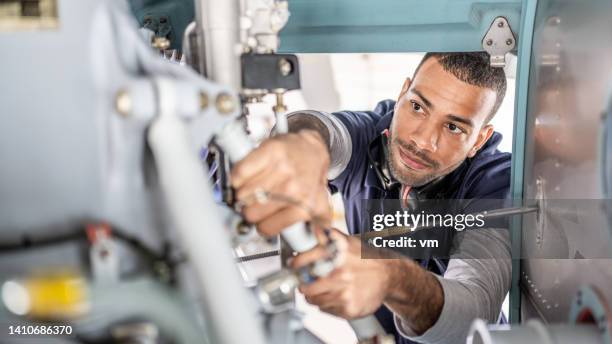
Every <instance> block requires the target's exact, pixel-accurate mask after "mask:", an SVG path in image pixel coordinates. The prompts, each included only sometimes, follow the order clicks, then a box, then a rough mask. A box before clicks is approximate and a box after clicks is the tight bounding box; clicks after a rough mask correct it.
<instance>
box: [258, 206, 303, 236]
mask: <svg viewBox="0 0 612 344" xmlns="http://www.w3.org/2000/svg"><path fill="white" fill-rule="evenodd" d="M308 220H310V214H309V213H308V212H307V211H306V210H305V209H303V208H300V207H295V206H290V207H285V208H282V209H280V210H279V211H277V212H276V213H274V214H272V215H270V216H268V217H267V218H266V219H265V220H263V221H261V222H258V223H257V229H258V230H259V232H260V233H261V234H263V235H266V236H272V235H276V234H278V233H280V232H281V231H282V230H283V229H285V228H287V227H289V226H291V225H293V224H295V223H298V222H306V221H308Z"/></svg>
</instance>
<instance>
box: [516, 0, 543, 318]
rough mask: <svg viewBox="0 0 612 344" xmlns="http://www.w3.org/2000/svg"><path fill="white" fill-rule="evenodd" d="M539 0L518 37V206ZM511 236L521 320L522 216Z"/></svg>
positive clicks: (526, 12) (526, 11) (529, 6)
mask: <svg viewBox="0 0 612 344" xmlns="http://www.w3.org/2000/svg"><path fill="white" fill-rule="evenodd" d="M536 7H537V1H536V0H529V1H525V3H524V4H523V10H522V13H523V17H522V19H521V26H520V28H521V34H520V35H521V39H520V40H519V41H518V43H519V45H518V55H517V56H518V64H517V69H516V89H515V103H514V137H513V140H512V176H511V186H510V189H511V194H512V198H513V200H514V202H515V206H520V205H522V202H523V178H524V167H525V137H526V136H525V135H526V123H527V112H528V106H529V104H528V96H529V75H530V72H531V58H532V43H533V32H534V25H535V16H536ZM510 226H511V227H510V228H511V238H512V258H513V259H512V284H511V285H510V322H511V323H515V324H516V323H519V322H520V320H521V319H520V311H521V308H520V306H521V290H520V286H519V282H520V271H521V261H520V257H521V229H522V217H519V216H514V217H513V218H512V220H511V224H510Z"/></svg>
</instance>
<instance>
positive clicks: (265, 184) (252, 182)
mask: <svg viewBox="0 0 612 344" xmlns="http://www.w3.org/2000/svg"><path fill="white" fill-rule="evenodd" d="M286 179H287V178H286V177H285V176H283V175H279V174H276V173H274V167H273V166H270V167H267V168H265V169H263V170H261V171H260V172H259V173H258V174H256V175H251V177H250V178H249V179H247V180H246V181H244V182H243V183H242V185H241V186H240V187H238V188H236V199H237V200H239V201H248V200H249V199H251V198H253V197H254V196H255V193H256V192H258V191H259V190H261V191H264V192H270V191H272V190H273V189H278V186H279V184H283V183H285V182H286Z"/></svg>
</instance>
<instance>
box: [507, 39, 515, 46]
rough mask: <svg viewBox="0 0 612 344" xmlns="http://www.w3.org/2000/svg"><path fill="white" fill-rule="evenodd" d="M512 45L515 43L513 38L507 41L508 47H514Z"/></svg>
mask: <svg viewBox="0 0 612 344" xmlns="http://www.w3.org/2000/svg"><path fill="white" fill-rule="evenodd" d="M512 43H514V41H513V40H512V39H511V38H508V39H507V40H506V45H512Z"/></svg>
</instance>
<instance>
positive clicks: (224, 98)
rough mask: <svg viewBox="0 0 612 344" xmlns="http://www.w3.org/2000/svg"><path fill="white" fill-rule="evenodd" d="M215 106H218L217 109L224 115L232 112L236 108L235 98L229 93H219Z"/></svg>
mask: <svg viewBox="0 0 612 344" xmlns="http://www.w3.org/2000/svg"><path fill="white" fill-rule="evenodd" d="M215 106H216V107H217V111H219V113H220V114H222V115H227V114H229V113H232V112H233V111H234V109H235V108H236V106H235V104H234V99H233V98H232V96H230V95H229V94H227V93H219V95H217V100H215Z"/></svg>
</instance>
